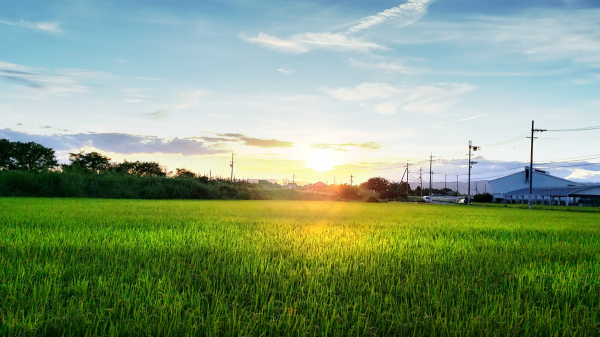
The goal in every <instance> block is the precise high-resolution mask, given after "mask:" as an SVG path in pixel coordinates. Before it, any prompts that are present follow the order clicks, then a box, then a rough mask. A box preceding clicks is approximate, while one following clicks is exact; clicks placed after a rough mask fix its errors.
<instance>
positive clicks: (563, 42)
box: [391, 9, 600, 67]
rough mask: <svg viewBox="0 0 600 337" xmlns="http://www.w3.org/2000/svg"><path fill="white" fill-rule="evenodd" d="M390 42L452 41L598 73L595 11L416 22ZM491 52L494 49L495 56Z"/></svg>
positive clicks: (599, 37) (599, 19)
mask: <svg viewBox="0 0 600 337" xmlns="http://www.w3.org/2000/svg"><path fill="white" fill-rule="evenodd" d="M415 28H416V29H415V30H414V31H412V32H411V34H403V35H397V36H394V37H393V38H392V39H391V41H393V42H395V43H405V44H422V43H433V42H439V41H456V42H458V43H460V44H462V45H473V46H476V47H477V49H478V50H482V46H486V47H485V48H484V49H483V50H485V51H486V52H490V51H491V52H495V53H496V54H500V55H501V54H505V53H515V54H521V55H523V56H525V57H527V58H529V59H531V60H535V61H552V60H561V59H567V60H572V61H575V62H578V63H583V64H588V65H592V66H594V67H600V9H585V10H571V11H566V10H560V11H559V10H532V11H527V12H524V13H521V14H519V15H517V16H513V17H505V16H502V17H501V16H477V17H472V18H469V19H466V20H463V21H461V22H440V21H437V22H421V23H419V24H418V27H415ZM492 48H497V49H496V50H494V49H492Z"/></svg>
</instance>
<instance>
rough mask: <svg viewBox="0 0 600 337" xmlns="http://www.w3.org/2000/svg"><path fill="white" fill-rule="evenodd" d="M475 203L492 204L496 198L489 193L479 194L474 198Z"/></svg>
mask: <svg viewBox="0 0 600 337" xmlns="http://www.w3.org/2000/svg"><path fill="white" fill-rule="evenodd" d="M473 201H474V202H482V203H486V202H492V201H494V196H493V195H491V194H489V193H479V194H475V195H474V196H473Z"/></svg>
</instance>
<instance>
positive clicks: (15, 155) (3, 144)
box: [0, 139, 58, 172]
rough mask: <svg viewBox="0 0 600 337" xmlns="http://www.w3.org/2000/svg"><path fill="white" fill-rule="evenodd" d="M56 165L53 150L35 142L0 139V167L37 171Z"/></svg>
mask: <svg viewBox="0 0 600 337" xmlns="http://www.w3.org/2000/svg"><path fill="white" fill-rule="evenodd" d="M57 166H58V161H57V160H56V156H55V155H54V150H52V149H51V148H48V147H45V146H43V145H40V144H38V143H35V142H28V143H21V142H11V141H9V140H8V139H2V140H0V169H4V170H9V171H33V172H39V171H44V170H51V169H53V168H56V167H57Z"/></svg>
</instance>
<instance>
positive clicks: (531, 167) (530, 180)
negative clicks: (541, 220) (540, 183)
mask: <svg viewBox="0 0 600 337" xmlns="http://www.w3.org/2000/svg"><path fill="white" fill-rule="evenodd" d="M533 122H534V121H531V156H530V157H529V202H528V203H529V209H531V199H533V140H534V139H535V138H534V137H533V133H534V132H544V131H548V130H545V129H535V128H534V123H533Z"/></svg>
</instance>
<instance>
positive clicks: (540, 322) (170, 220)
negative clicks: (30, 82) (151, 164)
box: [0, 198, 600, 336]
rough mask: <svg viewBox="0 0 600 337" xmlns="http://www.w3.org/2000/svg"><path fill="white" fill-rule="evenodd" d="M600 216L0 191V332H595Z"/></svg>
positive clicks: (599, 301)
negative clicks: (31, 195) (5, 194)
mask: <svg viewBox="0 0 600 337" xmlns="http://www.w3.org/2000/svg"><path fill="white" fill-rule="evenodd" d="M599 235H600V214H584V213H570V212H548V211H543V210H540V211H527V210H521V209H513V208H506V209H504V208H483V207H460V206H440V205H415V204H400V203H390V204H366V203H341V202H302V201H298V202H281V201H280V202H274V201H262V202H256V201H123V200H121V201H118V200H90V199H88V200H85V199H84V200H81V199H18V198H16V199H11V198H0V299H1V300H0V335H13V334H15V335H16V334H19V335H22V336H28V335H39V336H43V335H113V334H114V335H167V334H170V335H171V336H178V335H184V334H186V333H188V334H190V335H235V336H238V335H245V336H249V335H254V336H258V335H301V336H302V335H310V336H312V335H328V336H333V335H345V336H362V335H408V334H411V335H412V334H414V335H434V334H441V335H480V334H484V335H510V334H519V335H594V334H598V333H600V330H599V329H600V323H599V319H600V236H599Z"/></svg>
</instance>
